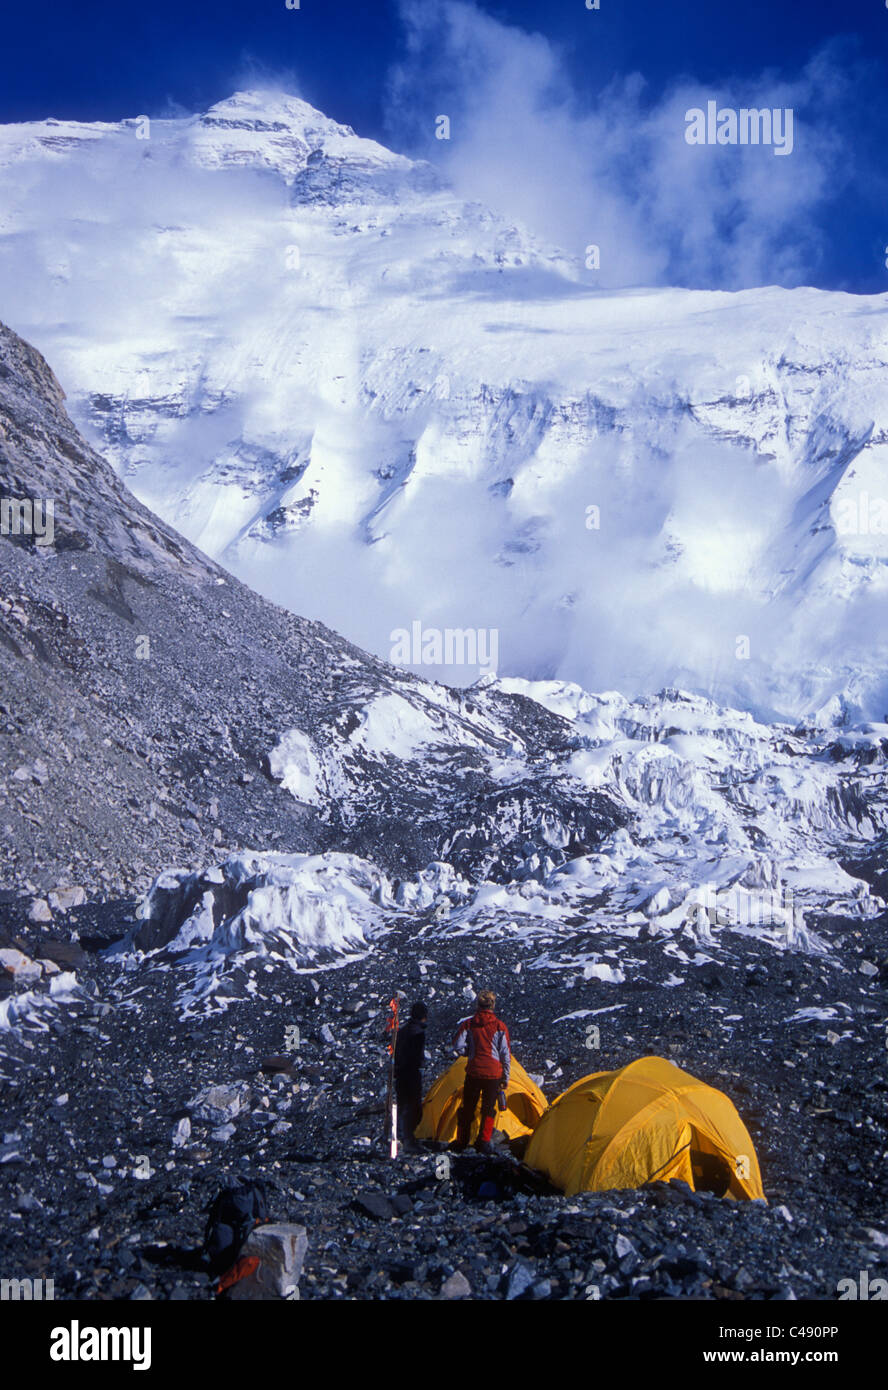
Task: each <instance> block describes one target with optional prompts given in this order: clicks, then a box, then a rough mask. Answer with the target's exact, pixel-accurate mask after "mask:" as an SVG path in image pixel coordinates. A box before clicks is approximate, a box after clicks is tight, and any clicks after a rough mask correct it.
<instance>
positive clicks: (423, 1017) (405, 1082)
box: [395, 1001, 429, 1149]
mask: <svg viewBox="0 0 888 1390" xmlns="http://www.w3.org/2000/svg"><path fill="white" fill-rule="evenodd" d="M428 1017H429V1014H428V1009H427V1008H426V1006H425V1004H423V1003H421V1002H419V1001H417V1002H416V1003H415V1004H414V1005H413V1006H412V1007H411V1009H410V1018H409V1019H408V1021H407V1023H405V1025H404V1027H403V1028H401V1029H399V1031H398V1041H397V1043H396V1044H395V1097H396V1099H397V1102H398V1130H399V1132H400V1136H401V1139H402V1140H403V1142H404V1144H405V1147H406V1148H408V1149H415V1148H417V1147H418V1145H417V1143H416V1140H415V1139H414V1138H413V1131H414V1130H415V1129H416V1126H417V1125H418V1124H419V1122H420V1119H421V1118H422V1065H423V1061H424V1058H425V1032H426V1023H427V1022H428Z"/></svg>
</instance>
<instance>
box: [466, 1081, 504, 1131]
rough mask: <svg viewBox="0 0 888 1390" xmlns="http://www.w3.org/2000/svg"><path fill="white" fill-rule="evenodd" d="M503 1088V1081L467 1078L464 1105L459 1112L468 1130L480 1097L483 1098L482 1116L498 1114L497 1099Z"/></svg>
mask: <svg viewBox="0 0 888 1390" xmlns="http://www.w3.org/2000/svg"><path fill="white" fill-rule="evenodd" d="M502 1088H503V1079H502V1077H500V1078H499V1079H498V1080H493V1081H488V1080H487V1078H486V1077H481V1076H466V1080H465V1085H464V1086H463V1103H462V1108H461V1109H460V1112H459V1118H460V1121H461V1123H462V1124H464V1125H465V1127H466V1129H467V1130H468V1129H469V1128H470V1126H471V1123H472V1117H473V1116H474V1114H475V1106H476V1105H477V1104H478V1097H479V1096H480V1097H481V1116H482V1118H483V1117H484V1116H485V1115H495V1114H496V1098H497V1096H498V1095H499V1093H500V1091H501V1090H502Z"/></svg>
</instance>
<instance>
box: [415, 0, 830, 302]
mask: <svg viewBox="0 0 888 1390" xmlns="http://www.w3.org/2000/svg"><path fill="white" fill-rule="evenodd" d="M400 9H401V14H402V18H403V22H404V25H405V30H406V56H405V57H404V59H403V61H402V62H401V63H400V64H399V65H398V66H397V68H396V69H395V70H394V71H393V72H392V74H391V77H390V84H389V88H390V115H389V121H390V128H391V131H392V137H393V139H395V140H396V141H399V142H401V143H403V142H404V141H407V142H409V143H410V144H412V145H413V146H414V147H415V148H419V149H423V150H424V152H425V153H426V154H428V155H429V157H432V158H435V159H437V160H439V161H440V162H441V163H443V165H444V167H445V168H446V170H447V173H448V175H449V176H450V178H452V180H453V181H454V184H455V186H456V188H457V190H458V191H460V192H461V193H463V194H464V195H465V196H467V197H471V198H476V199H479V200H480V201H483V202H485V203H487V204H488V205H490V206H493V207H495V208H497V209H498V210H501V211H503V212H504V213H506V214H507V215H509V216H511V217H513V218H515V219H516V220H519V221H522V222H524V223H525V224H526V225H527V226H529V227H530V228H531V229H533V230H534V231H536V232H537V233H538V234H541V235H543V236H545V237H548V238H549V239H550V240H552V241H554V242H556V243H557V244H559V245H561V246H563V247H564V248H565V249H566V250H567V251H569V252H570V253H571V254H572V255H573V256H575V257H577V259H578V261H582V259H583V256H584V251H585V247H586V246H587V245H589V244H592V243H594V244H596V245H598V246H599V247H600V248H601V271H600V275H599V277H598V280H597V283H599V284H600V285H601V286H603V287H605V288H616V287H622V286H627V285H638V284H687V285H694V286H698V287H702V288H713V287H715V288H723V289H737V288H741V287H747V286H751V285H755V284H762V283H782V284H797V283H802V282H804V281H805V280H806V277H807V278H808V279H810V278H811V276H812V273H813V271H814V270H815V269H816V266H817V264H818V261H819V257H820V253H821V249H822V244H821V241H820V234H819V232H818V230H817V228H816V225H815V222H814V214H815V212H816V210H817V209H818V207H819V205H820V204H821V202H822V200H823V199H824V198H825V196H826V195H828V194H829V195H833V194H834V193H835V192H836V188H837V184H838V183H839V182H840V181H841V179H843V178H844V179H847V178H849V177H850V176H851V167H850V165H851V160H850V151H849V146H848V141H847V139H845V138H844V136H845V135H846V134H847V131H846V130H844V129H842V127H843V126H845V127H846V126H847V125H848V122H849V121H850V119H851V117H850V115H849V114H848V112H849V107H853V105H854V103H853V102H850V101H849V96H850V94H851V88H852V78H851V76H850V74H849V73H848V72H847V71H846V70H845V68H844V67H843V64H842V62H841V61H840V57H839V54H838V52H837V51H836V50H834V49H827V50H824V51H822V52H821V53H819V54H817V55H815V57H813V58H812V60H811V61H810V62H809V63H808V65H807V66H806V68H805V70H804V71H803V72H802V73H801V74H799V75H798V76H797V77H795V78H793V79H792V80H786V79H781V78H778V77H777V76H776V75H774V74H771V73H767V72H765V73H763V74H761V76H760V77H759V78H758V79H756V80H755V81H754V82H740V81H738V80H736V79H732V78H731V77H730V76H729V75H728V76H726V79H725V80H724V81H723V82H721V83H720V84H719V85H718V87H717V88H715V89H713V88H710V87H704V86H702V85H701V84H700V83H698V82H696V81H693V80H690V79H687V80H681V81H678V82H676V83H675V84H674V85H673V87H672V88H671V90H669V91H667V92H666V93H665V94H664V95H663V96H662V97H661V98H660V99H659V100H657V101H655V102H653V103H651V102H650V100H648V97H647V93H646V89H645V82H644V80H643V79H642V77H641V76H639V75H638V74H634V75H630V76H629V77H626V78H621V79H615V80H614V81H613V82H612V83H611V84H610V85H609V86H607V87H606V88H604V89H603V90H601V91H599V92H597V93H594V94H592V93H580V92H578V91H576V90H575V89H574V88H573V87H572V85H571V82H570V79H569V78H568V76H567V75H566V74H567V65H566V63H565V62H564V61H563V55H562V54H561V53H560V52H559V50H558V48H557V47H556V45H555V44H553V43H552V42H551V41H550V40H549V39H548V38H546V37H544V36H543V35H540V34H528V33H526V32H524V31H523V30H521V29H518V28H515V27H512V26H509V25H506V24H503V23H501V22H500V21H498V20H496V19H493V18H491V17H490V16H489V15H487V14H484V13H482V12H481V11H480V10H479V9H478V8H477V7H476V6H475V5H473V4H470V3H466V2H465V0H448V2H447V3H444V4H442V5H436V6H429V5H427V4H426V3H424V0H401V6H400ZM709 98H714V99H716V100H718V102H719V104H720V105H721V106H730V107H734V108H740V107H761V106H768V107H770V108H772V109H773V108H775V107H777V108H786V107H792V108H793V110H794V112H795V121H794V125H795V148H794V149H793V152H792V154H791V155H789V156H787V157H784V158H782V159H775V157H774V155H773V151H772V150H770V149H767V148H763V147H761V146H759V147H752V146H749V147H745V148H743V147H738V146H703V147H700V146H690V145H688V144H687V143H686V142H685V139H684V133H685V128H686V127H685V112H686V111H687V110H688V109H689V108H691V107H694V106H705V104H706V101H707V100H708V99H709ZM439 114H446V115H449V116H450V118H451V123H452V138H451V140H450V142H449V143H448V142H444V141H436V140H435V139H434V124H433V123H434V117H435V116H436V115H439Z"/></svg>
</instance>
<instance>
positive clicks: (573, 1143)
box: [525, 1057, 764, 1198]
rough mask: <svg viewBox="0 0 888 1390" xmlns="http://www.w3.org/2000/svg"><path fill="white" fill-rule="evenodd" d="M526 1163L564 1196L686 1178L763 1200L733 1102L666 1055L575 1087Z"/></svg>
mask: <svg viewBox="0 0 888 1390" xmlns="http://www.w3.org/2000/svg"><path fill="white" fill-rule="evenodd" d="M525 1162H526V1163H528V1164H529V1165H530V1166H531V1167H532V1168H537V1169H539V1171H540V1172H543V1173H546V1174H547V1175H548V1176H549V1178H550V1179H551V1181H552V1182H553V1183H555V1185H556V1186H557V1187H560V1188H563V1190H564V1191H565V1192H566V1193H567V1195H568V1196H572V1195H573V1194H574V1193H575V1192H587V1191H591V1192H601V1191H604V1190H605V1189H606V1188H609V1187H640V1186H641V1184H642V1183H646V1182H650V1181H651V1180H652V1179H658V1180H660V1181H662V1182H668V1181H669V1179H670V1178H682V1179H684V1181H685V1182H687V1183H689V1184H690V1186H691V1187H694V1188H696V1187H698V1186H702V1185H707V1186H712V1187H713V1189H714V1190H716V1191H722V1192H723V1193H724V1194H725V1195H727V1196H730V1197H748V1198H754V1197H764V1192H763V1191H762V1180H761V1175H760V1173H759V1166H758V1159H757V1158H756V1156H755V1149H754V1148H753V1144H752V1140H751V1139H750V1137H749V1134H748V1132H747V1130H746V1127H745V1125H744V1124H743V1121H742V1120H741V1119H740V1116H739V1115H738V1114H737V1111H736V1110H735V1109H734V1106H733V1104H732V1103H731V1101H730V1100H728V1097H727V1096H726V1095H723V1094H722V1092H721V1091H716V1090H714V1089H713V1087H711V1086H706V1085H705V1084H704V1083H703V1082H702V1081H698V1080H697V1079H696V1078H695V1077H693V1076H690V1075H689V1073H688V1072H686V1071H681V1070H680V1068H679V1067H676V1066H674V1065H673V1063H672V1062H667V1061H665V1060H664V1059H663V1058H662V1057H639V1058H638V1060H637V1061H635V1062H630V1063H629V1065H628V1066H626V1067H621V1068H620V1069H619V1070H618V1071H603V1072H596V1073H595V1074H594V1075H592V1076H584V1077H583V1079H582V1080H581V1081H577V1082H576V1083H575V1085H573V1086H571V1087H570V1088H569V1089H568V1090H567V1091H564V1092H563V1093H562V1094H561V1095H560V1096H559V1097H558V1099H557V1100H555V1101H553V1103H552V1105H551V1107H550V1108H549V1109H548V1110H547V1111H546V1113H545V1115H544V1116H543V1117H542V1119H541V1120H540V1123H539V1125H538V1126H537V1128H536V1129H535V1131H534V1134H533V1138H532V1139H531V1141H530V1143H529V1144H528V1146H527V1153H526V1154H525Z"/></svg>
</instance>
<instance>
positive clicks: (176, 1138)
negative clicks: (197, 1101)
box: [173, 1115, 191, 1149]
mask: <svg viewBox="0 0 888 1390" xmlns="http://www.w3.org/2000/svg"><path fill="white" fill-rule="evenodd" d="M190 1138H191V1121H190V1120H189V1118H188V1116H187V1115H183V1116H182V1118H181V1120H180V1121H179V1123H178V1124H177V1125H176V1128H175V1129H174V1130H173V1148H174V1149H181V1148H183V1147H184V1145H185V1144H187V1143H188V1140H189V1139H190Z"/></svg>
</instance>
